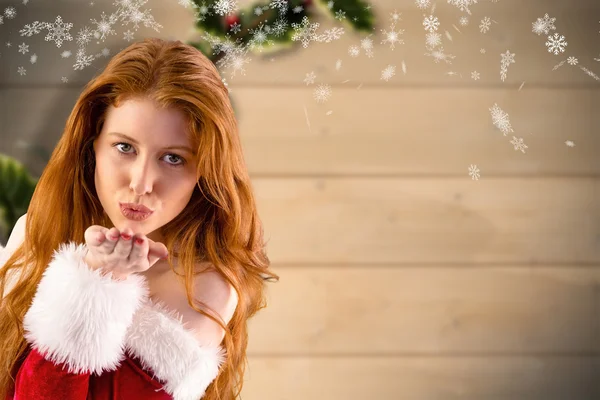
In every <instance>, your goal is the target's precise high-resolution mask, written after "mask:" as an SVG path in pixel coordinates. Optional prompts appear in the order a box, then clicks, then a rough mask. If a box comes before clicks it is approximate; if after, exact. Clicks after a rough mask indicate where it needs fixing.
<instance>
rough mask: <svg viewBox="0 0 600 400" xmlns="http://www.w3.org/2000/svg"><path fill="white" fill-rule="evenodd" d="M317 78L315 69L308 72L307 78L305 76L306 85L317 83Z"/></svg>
mask: <svg viewBox="0 0 600 400" xmlns="http://www.w3.org/2000/svg"><path fill="white" fill-rule="evenodd" d="M316 78H317V75H315V73H314V71H311V72H309V73H307V74H306V78H304V83H306V86H308V85H312V84H313V83H315V79H316Z"/></svg>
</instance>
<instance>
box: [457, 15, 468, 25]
mask: <svg viewBox="0 0 600 400" xmlns="http://www.w3.org/2000/svg"><path fill="white" fill-rule="evenodd" d="M458 23H459V24H460V25H461V26H467V25H469V17H467V16H466V15H463V16H462V17H460V19H459V20H458Z"/></svg>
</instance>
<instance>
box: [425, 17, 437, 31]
mask: <svg viewBox="0 0 600 400" xmlns="http://www.w3.org/2000/svg"><path fill="white" fill-rule="evenodd" d="M423 26H424V27H425V30H426V31H428V32H433V31H437V30H438V27H439V26H440V22H439V21H438V19H437V17H434V16H433V15H430V16H429V17H425V19H424V20H423Z"/></svg>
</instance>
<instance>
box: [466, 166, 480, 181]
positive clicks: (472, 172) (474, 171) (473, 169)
mask: <svg viewBox="0 0 600 400" xmlns="http://www.w3.org/2000/svg"><path fill="white" fill-rule="evenodd" d="M469 176H470V177H471V179H472V180H474V181H476V180H479V177H480V175H479V168H477V165H473V164H471V166H470V167H469Z"/></svg>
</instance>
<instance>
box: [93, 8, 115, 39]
mask: <svg viewBox="0 0 600 400" xmlns="http://www.w3.org/2000/svg"><path fill="white" fill-rule="evenodd" d="M91 21H92V23H94V24H96V26H97V29H96V30H95V32H94V33H95V34H96V35H99V36H100V39H101V40H104V38H105V37H106V36H108V35H116V34H117V33H116V32H115V31H114V30H113V29H112V26H113V25H114V23H115V22H117V15H116V14H111V15H110V16H109V17H108V19H106V14H105V13H104V11H103V12H102V14H100V21H96V20H95V19H92V20H91Z"/></svg>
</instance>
